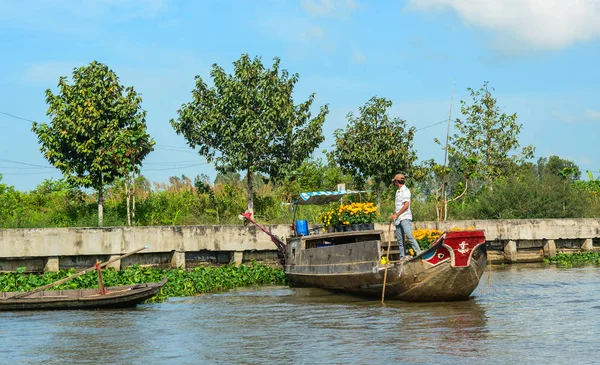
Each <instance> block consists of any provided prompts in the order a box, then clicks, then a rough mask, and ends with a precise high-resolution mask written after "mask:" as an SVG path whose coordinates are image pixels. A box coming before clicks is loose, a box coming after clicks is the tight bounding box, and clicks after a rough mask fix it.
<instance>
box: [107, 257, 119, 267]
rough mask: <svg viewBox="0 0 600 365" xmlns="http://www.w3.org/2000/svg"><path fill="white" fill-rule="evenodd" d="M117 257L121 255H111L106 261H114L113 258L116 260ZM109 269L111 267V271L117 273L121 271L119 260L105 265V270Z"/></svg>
mask: <svg viewBox="0 0 600 365" xmlns="http://www.w3.org/2000/svg"><path fill="white" fill-rule="evenodd" d="M117 257H121V255H111V256H110V257H109V258H108V261H110V260H112V259H115V258H117ZM109 267H112V268H113V269H115V270H117V271H119V270H121V260H117V261H115V262H113V263H112V264H109V265H106V268H107V269H108V268H109Z"/></svg>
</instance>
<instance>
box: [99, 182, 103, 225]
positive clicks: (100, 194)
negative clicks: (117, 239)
mask: <svg viewBox="0 0 600 365" xmlns="http://www.w3.org/2000/svg"><path fill="white" fill-rule="evenodd" d="M103 189H104V187H100V188H99V189H98V227H102V219H103V218H104V190H103Z"/></svg>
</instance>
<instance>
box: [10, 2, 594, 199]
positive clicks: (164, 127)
mask: <svg viewBox="0 0 600 365" xmlns="http://www.w3.org/2000/svg"><path fill="white" fill-rule="evenodd" d="M0 46H1V49H2V51H1V53H2V57H0V80H1V82H2V88H0V174H2V176H3V177H2V181H1V183H4V184H8V185H10V186H14V187H15V188H16V189H17V190H21V191H29V190H32V189H35V187H36V186H38V185H39V184H40V183H42V182H43V181H44V180H46V179H51V178H52V179H58V178H60V177H61V173H60V172H59V171H58V170H57V169H55V168H53V167H51V166H50V165H49V164H48V162H47V161H46V160H45V159H44V157H43V156H42V154H41V152H40V145H39V143H38V140H37V136H36V135H35V134H34V133H33V132H32V131H31V121H37V122H40V123H49V122H50V120H49V119H48V117H47V116H46V111H47V108H48V106H47V105H46V102H45V90H46V89H51V90H53V92H56V85H57V83H58V80H59V77H61V76H67V77H69V79H70V78H71V76H72V71H73V68H76V67H81V66H85V65H88V64H89V63H90V62H92V61H94V60H96V61H99V62H102V63H105V64H107V65H108V66H109V67H110V68H111V69H112V70H114V71H115V72H116V73H117V75H118V76H119V78H120V81H121V83H122V84H123V85H125V86H133V87H134V88H135V90H136V91H137V92H138V93H140V94H141V95H142V98H143V108H144V109H145V110H146V111H147V117H146V121H147V125H148V131H149V133H150V135H151V136H152V137H153V138H154V140H155V141H156V147H155V150H154V151H153V152H152V153H150V154H149V155H148V157H147V158H146V160H145V161H144V164H143V167H142V173H143V174H144V175H145V176H146V177H147V178H148V179H149V180H150V181H151V182H156V183H164V182H168V179H169V177H170V176H181V175H186V176H188V177H191V178H192V179H193V177H195V176H197V175H199V174H206V175H208V176H209V177H210V178H211V179H214V177H215V176H216V172H215V170H214V168H213V167H212V166H211V165H210V164H208V163H206V160H205V159H204V158H203V157H201V156H199V155H198V154H197V153H196V152H194V151H193V150H192V149H190V148H189V147H187V145H186V143H185V140H184V138H183V137H182V136H178V135H177V134H176V133H175V131H174V130H173V128H172V127H171V125H170V123H169V120H170V119H172V118H177V110H178V109H179V108H180V107H181V105H182V104H183V103H187V102H189V101H190V100H191V95H190V93H191V91H192V89H193V87H194V77H195V76H196V75H199V76H200V77H202V78H203V79H204V80H205V81H206V82H208V83H210V81H211V80H210V74H209V73H210V70H211V67H212V65H213V64H215V63H216V64H218V65H219V66H221V67H223V68H224V69H225V70H226V71H227V72H228V73H231V72H232V71H233V66H232V63H233V62H234V61H235V60H237V59H239V57H240V56H241V54H243V53H247V54H249V55H250V56H251V57H255V56H259V57H261V59H262V61H263V63H264V64H266V65H267V66H270V65H271V64H272V60H273V58H274V57H279V58H280V59H281V67H282V68H285V69H287V70H288V71H290V72H291V73H298V74H299V77H300V79H299V81H298V83H297V85H296V88H295V90H294V98H295V100H296V101H297V102H298V103H300V102H302V101H304V100H306V99H307V98H308V96H309V95H310V94H311V93H316V98H315V103H314V104H313V105H314V106H315V108H319V107H320V106H322V105H325V104H327V105H329V109H330V113H329V115H328V116H327V119H326V121H325V124H324V126H323V133H324V136H325V141H324V142H323V143H322V144H321V146H320V147H319V148H318V149H317V150H316V152H315V157H317V158H318V157H322V156H323V155H322V152H320V151H322V150H323V149H330V148H331V147H332V145H333V143H334V139H333V132H334V131H335V130H336V129H338V128H344V127H345V126H346V118H345V117H346V115H347V114H348V113H349V112H354V113H355V114H356V113H357V112H358V108H359V107H360V106H362V105H364V104H365V103H366V102H367V101H368V100H369V99H370V98H371V97H373V96H378V97H385V98H387V99H389V100H391V101H392V102H393V107H392V108H391V109H389V115H390V116H391V117H399V118H402V119H404V120H406V121H407V124H408V125H409V126H414V127H415V128H416V129H417V132H416V134H415V137H414V148H415V150H416V152H417V156H418V159H419V161H423V160H428V159H431V158H433V159H435V160H437V161H438V162H440V163H441V162H443V158H444V152H443V150H442V149H441V147H440V146H439V145H437V144H435V143H434V138H438V139H439V140H442V141H443V140H445V136H446V130H447V126H448V124H447V121H448V119H449V118H451V119H452V120H454V119H456V118H460V117H461V115H460V100H469V92H468V90H467V88H472V89H476V90H477V89H479V88H481V87H482V86H483V84H484V82H489V85H490V86H491V87H493V88H494V91H493V95H494V96H495V97H496V98H497V100H498V105H499V107H500V108H501V110H502V111H503V112H505V113H507V114H512V113H517V117H518V118H517V122H518V123H519V124H522V125H523V128H522V130H521V133H520V135H519V141H520V144H521V145H522V146H526V145H533V146H534V147H535V148H536V157H535V159H537V158H540V157H549V156H552V155H556V156H559V157H561V158H564V159H568V160H572V161H574V162H575V163H576V164H577V165H578V166H579V167H580V169H581V170H582V172H585V171H586V170H590V171H593V172H594V173H595V177H596V178H600V173H599V172H600V157H599V156H600V153H598V144H597V143H599V142H600V71H599V67H598V66H599V65H600V0H569V1H564V0H485V1H480V0H405V1H401V0H377V1H375V0H371V1H367V0H220V1H217V0H204V1H184V0H179V1H170V0H93V1H92V0H84V1H76V0H0ZM453 90H454V92H453ZM451 107H452V108H451ZM316 110H318V109H315V111H316ZM315 114H316V113H315ZM451 133H453V129H451ZM584 175H585V173H584Z"/></svg>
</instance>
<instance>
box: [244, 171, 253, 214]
mask: <svg viewBox="0 0 600 365" xmlns="http://www.w3.org/2000/svg"><path fill="white" fill-rule="evenodd" d="M246 180H247V183H248V211H249V212H250V213H254V199H253V197H252V172H251V171H250V169H248V173H247V174H246Z"/></svg>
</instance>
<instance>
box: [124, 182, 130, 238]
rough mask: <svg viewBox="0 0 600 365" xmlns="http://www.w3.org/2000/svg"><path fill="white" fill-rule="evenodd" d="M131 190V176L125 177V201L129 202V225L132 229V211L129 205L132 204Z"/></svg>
mask: <svg viewBox="0 0 600 365" xmlns="http://www.w3.org/2000/svg"><path fill="white" fill-rule="evenodd" d="M130 191H131V189H130V188H129V175H125V200H126V202H127V225H128V226H130V227H131V209H129V205H130V203H131V194H130Z"/></svg>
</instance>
